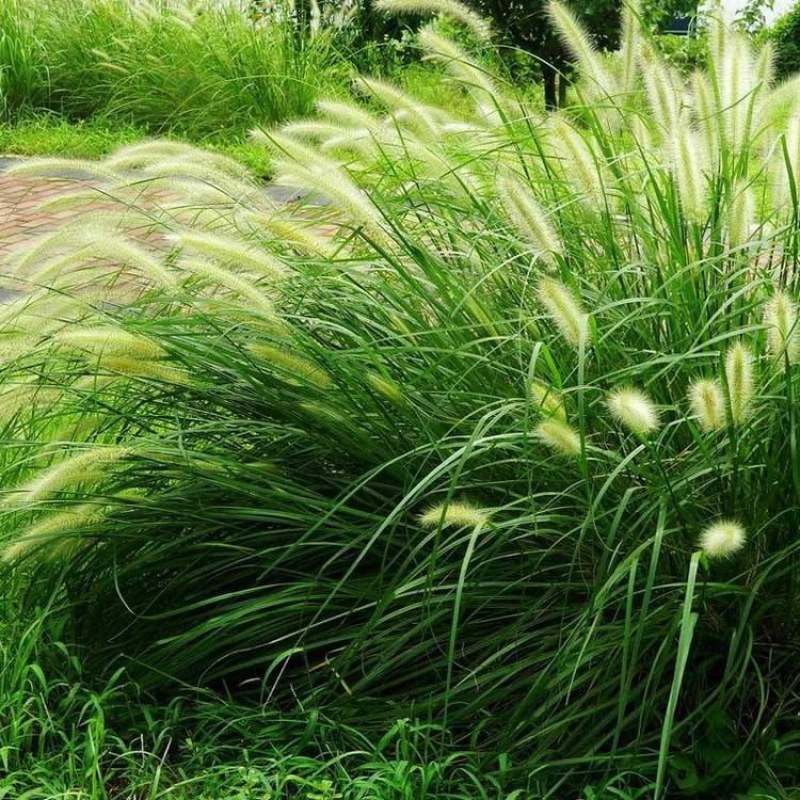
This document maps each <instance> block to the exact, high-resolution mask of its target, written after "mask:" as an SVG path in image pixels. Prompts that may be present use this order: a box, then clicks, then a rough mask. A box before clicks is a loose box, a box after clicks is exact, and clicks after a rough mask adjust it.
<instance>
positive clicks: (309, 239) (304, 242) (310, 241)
mask: <svg viewBox="0 0 800 800" xmlns="http://www.w3.org/2000/svg"><path fill="white" fill-rule="evenodd" d="M246 220H247V222H248V223H249V224H250V225H251V226H253V228H254V229H255V230H257V231H261V230H266V231H267V233H269V234H270V235H271V236H272V237H274V238H275V239H277V240H279V241H280V242H281V243H282V244H284V245H288V246H289V247H291V248H292V249H294V250H299V251H301V252H303V253H306V254H307V255H313V256H319V257H320V258H324V259H326V260H330V259H333V258H334V256H335V254H336V248H335V247H334V246H333V245H332V244H331V242H330V237H328V236H318V235H317V234H315V233H313V232H312V231H310V230H308V229H307V228H306V227H304V226H301V225H299V224H297V223H295V222H293V221H292V220H288V219H286V218H285V216H281V215H278V214H264V213H253V214H249V215H247V217H246Z"/></svg>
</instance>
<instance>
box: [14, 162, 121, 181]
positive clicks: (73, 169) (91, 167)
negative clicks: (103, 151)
mask: <svg viewBox="0 0 800 800" xmlns="http://www.w3.org/2000/svg"><path fill="white" fill-rule="evenodd" d="M5 172H6V174H7V175H17V176H19V177H28V176H38V175H41V176H42V177H45V178H49V177H52V176H53V175H56V174H58V175H61V174H65V173H66V174H71V173H74V174H75V176H76V177H77V176H78V175H86V174H88V175H91V176H92V177H94V178H98V179H99V180H107V179H114V178H116V177H117V175H116V173H115V172H114V171H113V170H110V169H108V168H106V166H105V165H103V164H98V163H97V162H96V161H86V160H79V159H75V158H31V159H24V160H23V161H20V163H18V164H14V165H13V166H11V167H9V168H8V169H7V170H6V171H5Z"/></svg>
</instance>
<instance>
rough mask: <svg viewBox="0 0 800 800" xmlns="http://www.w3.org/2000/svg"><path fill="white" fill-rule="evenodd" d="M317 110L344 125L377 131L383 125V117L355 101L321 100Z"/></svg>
mask: <svg viewBox="0 0 800 800" xmlns="http://www.w3.org/2000/svg"><path fill="white" fill-rule="evenodd" d="M317 110H318V111H319V113H320V114H321V115H322V116H323V117H327V118H328V119H330V120H332V121H333V122H335V123H337V124H338V125H341V126H342V127H347V128H350V129H353V128H363V129H364V130H367V131H370V132H372V133H375V132H376V131H378V130H379V129H380V127H381V124H382V123H381V119H380V118H379V117H377V116H376V115H374V114H371V113H370V112H369V111H366V110H365V109H363V108H361V106H357V105H356V104H355V103H346V102H342V101H337V100H320V101H319V103H317Z"/></svg>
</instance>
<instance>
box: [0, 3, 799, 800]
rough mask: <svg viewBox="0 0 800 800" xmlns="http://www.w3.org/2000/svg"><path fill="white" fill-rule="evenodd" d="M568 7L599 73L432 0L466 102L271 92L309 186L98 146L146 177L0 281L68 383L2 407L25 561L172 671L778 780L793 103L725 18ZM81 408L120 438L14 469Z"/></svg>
mask: <svg viewBox="0 0 800 800" xmlns="http://www.w3.org/2000/svg"><path fill="white" fill-rule="evenodd" d="M634 12H635V10H629V12H628V13H629V14H631V15H634V17H635V13H634ZM553 17H554V20H555V22H556V24H557V25H558V26H559V28H560V29H561V30H562V33H563V35H564V36H565V37H566V38H567V40H568V43H569V44H570V47H571V49H572V50H573V51H574V52H575V53H577V54H578V55H579V56H580V59H579V64H580V67H581V72H582V78H581V82H580V84H579V85H578V86H577V88H576V97H577V98H578V100H577V104H576V105H575V106H574V107H573V108H570V109H566V110H564V111H563V112H560V113H558V114H553V115H549V116H545V115H542V114H540V113H539V112H538V111H537V109H536V108H532V107H531V106H530V105H529V104H528V103H527V102H526V101H525V99H524V97H520V96H519V95H518V94H517V93H515V92H514V90H513V89H512V88H510V87H509V86H507V85H506V84H505V83H504V82H503V81H502V80H501V79H500V78H498V77H496V76H494V75H490V74H487V72H486V71H485V70H484V69H483V68H482V67H481V64H480V62H479V61H478V60H477V59H476V58H474V57H472V56H471V55H468V54H467V53H463V52H462V51H461V50H460V49H459V47H458V45H456V44H455V43H454V42H452V41H449V40H446V39H444V38H443V37H442V36H441V35H440V33H439V32H436V31H434V30H432V29H425V30H424V31H423V32H422V35H421V42H422V45H423V46H424V47H426V48H427V49H428V51H429V53H430V57H431V59H433V60H435V61H437V63H442V64H445V65H447V67H448V69H450V70H451V74H452V77H453V80H455V81H458V82H460V83H461V84H462V86H463V87H464V91H465V92H466V93H467V95H468V96H469V97H470V98H471V100H472V107H471V112H470V113H469V114H463V115H462V114H456V113H454V112H452V111H451V110H450V109H447V108H444V107H441V106H439V105H435V104H431V103H424V102H421V101H420V100H418V99H417V98H415V97H414V96H413V95H412V94H410V93H408V92H404V91H402V90H401V89H400V88H399V87H397V86H395V85H392V84H390V83H388V82H385V81H383V82H382V81H376V80H370V79H367V80H362V81H360V82H359V84H358V88H359V91H360V92H362V93H365V94H370V95H371V96H373V97H374V98H375V99H376V100H377V101H379V102H380V104H381V107H382V110H381V111H374V110H372V111H368V110H365V109H364V108H362V107H360V106H357V105H351V104H348V103H346V102H342V101H338V102H335V103H327V104H325V105H323V106H322V115H321V121H317V122H315V123H314V124H313V125H306V126H297V125H294V126H289V127H288V128H287V129H285V130H283V131H266V132H262V133H261V134H260V137H259V138H260V140H262V141H263V142H264V144H265V145H266V146H267V148H268V149H269V150H270V152H271V155H272V158H273V163H274V169H275V173H276V178H277V181H278V182H279V183H283V184H286V185H289V186H293V187H299V188H301V189H303V190H304V191H305V192H306V194H305V195H304V197H305V199H304V201H303V202H301V203H299V204H295V205H293V206H291V207H290V208H289V209H281V208H276V207H273V205H272V204H271V201H270V200H269V199H268V198H267V197H265V195H264V194H263V193H262V192H261V191H259V190H258V187H257V186H256V184H255V183H254V182H253V181H252V180H251V179H249V178H248V176H247V175H246V174H243V172H242V170H241V167H240V166H239V165H237V164H235V163H233V162H230V161H228V160H226V159H225V158H223V157H221V156H218V155H207V156H205V157H204V158H203V159H200V157H199V154H198V153H197V152H193V151H191V152H190V151H181V150H180V149H179V148H177V146H176V145H174V144H173V143H153V144H150V145H138V146H134V147H132V148H129V149H127V150H125V151H122V152H120V153H118V154H116V155H115V156H114V157H112V158H111V159H108V160H106V161H105V162H104V163H103V165H102V167H101V169H102V171H103V174H104V175H105V180H106V188H105V194H106V195H110V196H112V197H116V198H118V200H119V210H117V211H109V212H106V213H105V214H104V215H95V216H94V217H93V219H92V227H91V235H88V234H87V233H86V229H85V228H84V227H81V226H80V224H79V225H78V227H77V231H73V230H69V229H68V230H66V231H61V232H59V233H58V234H56V238H55V239H54V240H51V241H50V243H49V244H39V245H36V246H35V248H34V249H33V250H29V251H28V252H27V253H25V252H23V253H20V254H18V255H17V259H18V261H17V263H18V264H21V265H23V267H24V269H25V270H28V271H29V272H28V273H27V274H29V275H31V276H35V275H39V276H40V279H38V280H33V279H32V282H33V283H34V284H35V285H36V286H37V287H38V293H37V294H36V295H35V296H34V297H33V298H31V297H25V298H23V299H21V300H19V301H17V302H16V303H15V304H13V305H11V306H8V307H6V308H4V309H3V331H4V334H6V335H7V338H8V341H9V342H10V343H12V344H13V343H14V342H15V341H19V342H21V344H19V346H17V347H12V348H10V350H11V352H12V354H13V357H11V358H9V359H8V361H7V362H6V365H5V366H4V371H3V378H4V382H5V383H6V384H7V385H9V387H10V388H9V391H10V390H11V388H14V389H16V388H18V387H19V386H20V385H22V386H24V387H26V388H27V390H28V391H30V392H31V393H32V395H33V396H34V397H36V396H37V395H36V392H38V391H42V392H44V391H46V392H48V394H46V395H43V396H42V402H41V403H39V402H37V403H35V404H29V405H28V406H23V407H21V408H18V409H17V410H15V412H14V413H13V414H12V415H11V416H10V418H9V419H8V421H7V423H6V424H7V426H8V428H7V433H8V435H7V437H6V441H7V442H8V445H7V447H6V448H5V450H4V452H3V454H2V456H3V458H2V465H0V466H1V467H2V473H3V485H4V486H5V487H6V491H7V493H8V496H9V498H11V499H13V498H15V497H16V498H17V500H16V502H14V503H12V502H11V501H9V502H7V504H6V505H5V507H4V537H3V538H4V542H5V543H6V550H5V552H6V557H7V561H8V562H9V567H8V568H9V569H13V570H14V572H15V574H16V575H17V579H18V580H21V581H24V582H25V584H26V585H27V587H28V589H27V593H26V599H29V602H30V600H31V599H33V600H35V598H37V597H41V593H42V592H43V591H45V587H46V588H47V589H48V590H49V591H52V587H53V583H54V580H55V579H56V578H58V583H57V585H58V586H59V587H61V589H60V591H61V592H62V593H63V597H64V599H65V601H68V603H69V608H70V613H69V614H68V615H67V619H66V621H65V622H64V625H65V631H66V632H67V633H68V634H69V638H70V639H71V640H72V641H74V642H76V643H80V644H81V645H82V646H84V647H86V648H87V650H86V655H85V659H84V665H85V669H87V670H89V671H90V672H91V673H93V674H108V672H109V671H110V670H111V669H112V668H113V665H116V664H118V663H119V659H124V660H125V663H126V664H128V665H129V666H130V669H131V670H132V671H133V673H134V674H135V676H136V678H137V680H138V681H139V682H140V683H141V684H142V685H143V686H145V687H147V688H148V689H149V690H152V691H154V692H160V691H166V690H168V689H170V688H171V687H173V686H174V685H176V684H178V683H180V682H182V681H183V682H191V683H203V684H205V685H206V686H211V687H215V688H218V689H219V688H225V689H226V690H227V691H235V692H236V693H237V694H238V695H239V696H240V697H241V698H245V697H249V698H250V701H251V702H260V703H261V704H265V705H268V706H270V707H277V708H279V709H283V710H285V711H286V713H287V714H288V713H289V712H290V711H291V712H295V711H297V709H298V708H299V709H302V710H308V709H324V710H325V713H326V714H327V715H329V716H330V717H332V718H334V719H335V720H336V724H337V725H338V726H343V727H344V728H352V727H355V728H357V729H358V731H359V732H360V733H362V734H363V735H365V736H369V735H376V734H377V735H380V734H378V733H377V732H379V731H385V730H386V729H387V727H388V726H389V725H390V724H391V722H392V721H394V720H396V719H397V718H398V717H409V718H412V719H416V718H419V719H426V720H430V721H432V722H433V723H434V724H435V726H436V728H437V731H438V732H437V733H433V732H432V733H430V735H426V738H427V739H428V740H429V741H430V744H431V747H435V748H438V749H437V752H439V753H442V754H443V756H442V757H443V758H445V759H446V758H448V757H449V756H451V755H452V756H453V757H454V758H456V757H457V756H456V754H458V753H463V752H465V751H469V752H473V753H475V752H477V753H479V754H481V756H480V758H481V769H483V770H486V771H487V772H488V771H490V766H489V765H490V764H495V763H499V762H500V761H501V760H502V763H503V764H504V765H505V766H504V774H505V776H506V778H505V780H506V783H505V784H504V787H505V789H506V790H507V791H512V796H513V790H516V791H518V792H520V793H522V794H521V795H520V794H518V795H517V796H533V797H563V796H565V795H567V794H570V795H572V794H577V793H580V792H583V793H584V795H586V796H587V797H590V796H592V797H598V796H619V792H620V791H621V788H620V787H622V786H627V789H626V791H628V792H629V794H632V795H634V796H635V795H636V793H641V794H642V795H643V796H654V797H657V798H660V797H665V796H680V795H681V794H686V795H689V794H694V795H697V794H705V795H706V796H733V795H735V794H736V793H737V792H738V793H747V792H750V793H751V794H755V795H758V794H759V793H761V794H763V793H767V794H768V796H777V797H788V796H790V795H789V793H790V790H791V789H792V788H794V787H793V783H794V782H795V781H796V775H797V753H796V747H797V741H798V738H797V737H798V729H797V714H798V712H800V708H799V707H798V702H797V697H798V685H797V672H796V669H795V666H794V665H795V651H796V647H797V642H798V640H800V628H799V627H798V623H797V620H798V619H800V614H798V611H799V610H800V609H798V604H800V599H798V597H799V596H800V595H799V594H798V581H800V577H799V576H800V570H798V560H799V559H800V555H799V553H800V540H798V538H797V536H796V530H797V528H798V525H799V524H800V518H798V512H797V509H798V508H799V507H800V502H799V500H800V471H799V470H798V465H800V460H799V459H800V456H798V453H797V446H796V439H797V436H796V433H797V430H796V429H797V420H796V417H797V414H796V408H795V406H796V403H795V398H796V397H797V394H798V391H800V383H799V381H800V377H799V376H798V373H797V370H796V365H795V364H794V363H793V359H792V358H790V357H789V353H790V348H789V346H788V345H789V344H790V342H791V336H792V335H793V333H792V330H791V328H792V326H793V325H794V322H793V321H792V320H793V319H794V311H793V309H794V304H796V302H797V298H798V297H799V296H800V287H799V286H798V272H797V252H798V250H797V228H798V203H797V191H796V187H795V185H794V177H793V176H794V172H795V168H796V157H797V154H796V152H795V148H794V146H793V142H794V140H795V138H796V131H795V126H796V124H797V119H798V114H800V109H798V108H795V107H794V106H792V108H791V109H790V110H789V113H788V114H787V113H786V112H787V103H790V104H791V103H796V100H792V99H790V95H789V94H788V93H787V90H786V87H782V86H777V87H776V86H774V85H773V81H772V78H771V72H770V60H769V57H768V53H767V54H763V53H757V52H754V51H752V50H751V49H750V45H749V44H748V42H747V41H746V40H745V39H743V38H741V37H740V36H738V35H736V34H733V33H731V32H730V31H728V30H727V29H726V28H725V27H724V26H723V25H722V24H721V23H715V24H714V25H713V29H712V32H711V51H712V53H713V62H712V64H711V65H710V69H709V71H708V72H702V73H697V74H696V75H693V76H692V77H691V78H690V79H684V78H683V77H681V76H680V75H678V74H677V73H676V72H675V71H674V70H673V69H672V68H671V67H670V66H669V65H668V64H666V63H664V62H663V61H662V59H661V58H660V57H659V56H658V55H657V54H655V53H653V52H652V51H651V50H650V49H649V48H648V47H646V46H645V45H643V44H642V40H641V37H640V35H639V33H638V29H637V27H636V25H635V24H634V22H635V19H634V18H632V19H629V20H628V24H627V25H626V26H625V30H626V31H627V35H626V38H625V41H624V42H623V47H622V52H621V53H620V54H619V56H618V57H615V58H609V59H606V60H600V59H599V58H598V57H597V56H596V54H595V53H594V50H593V49H592V46H591V42H590V41H589V39H588V36H587V34H585V32H583V31H582V29H581V28H580V27H579V26H578V25H577V24H576V23H575V21H574V19H572V17H571V16H570V14H569V13H568V11H567V10H566V9H565V8H562V7H561V6H558V5H555V6H553ZM692 153H695V154H699V155H700V158H698V159H696V160H695V159H689V158H688V155H689V154H692ZM187 164H191V165H192V168H191V170H187V169H186V165H187ZM35 168H36V165H34V166H33V167H28V170H29V171H30V170H31V169H35ZM42 168H43V169H48V168H49V167H48V164H47V163H44V164H43V165H42ZM323 223H324V225H325V226H326V228H325V231H324V233H325V237H327V238H324V237H323V235H322V234H323V231H321V230H320V228H319V226H320V225H321V224H323ZM280 231H282V233H278V232H280ZM287 231H292V232H293V233H292V234H291V235H285V234H286V232H287ZM142 237H148V241H149V242H150V246H151V255H150V256H149V258H148V259H134V258H133V257H127V256H126V253H128V252H129V251H128V250H127V249H126V248H129V247H132V246H133V245H132V244H131V243H132V242H134V241H135V242H140V241H141V239H142ZM314 243H316V245H315V244H314ZM136 246H137V247H139V245H138V244H137V245H136ZM64 247H66V248H68V249H72V250H73V251H74V250H77V252H79V253H80V257H79V258H76V259H73V260H69V261H67V262H66V266H65V262H63V261H58V262H56V265H57V266H58V269H55V268H54V264H53V259H63V258H65V256H64V255H63V254H62V253H61V252H60V248H64ZM115 252H118V253H120V254H121V256H120V258H121V259H123V260H124V261H125V270H120V267H119V264H118V263H117V262H115V258H114V253H115ZM137 252H138V251H137ZM152 260H155V261H157V264H156V265H154V264H151V263H150V261H152ZM43 271H44V273H43ZM42 274H46V275H47V276H50V277H49V278H48V281H49V290H48V287H45V288H41V287H42V283H43V281H42V280H41V275H42ZM53 276H54V277H53ZM20 277H21V279H24V278H25V273H21V276H20ZM65 297H66V298H67V301H65V300H64V298H65ZM70 298H71V299H72V301H71V305H70V304H69V302H68V301H69V299H70ZM65 302H67V305H66V307H64V303H65ZM42 318H44V319H48V320H51V322H50V327H49V328H48V329H42V328H41V327H40V326H39V324H38V323H37V322H34V321H33V320H39V319H42ZM64 321H68V322H69V324H70V325H71V328H70V334H69V335H70V336H73V337H74V336H76V335H78V334H74V333H72V331H77V330H80V329H81V328H82V327H86V328H88V329H89V330H90V331H93V332H95V333H96V331H97V329H98V328H99V327H100V328H103V329H105V330H108V329H109V328H110V327H113V326H117V327H118V328H119V329H120V331H122V332H124V335H125V336H133V337H144V338H146V339H148V340H150V341H152V342H153V343H154V345H155V346H156V347H157V348H158V349H157V350H154V349H152V348H150V349H149V350H148V355H147V356H146V357H145V355H144V354H142V355H141V356H140V357H136V356H133V355H131V356H130V359H131V360H133V361H134V362H138V367H139V368H138V369H134V368H133V366H134V365H132V364H128V367H129V368H127V369H119V368H118V367H119V365H118V364H115V362H114V358H115V356H114V355H113V352H111V351H109V350H108V349H107V348H104V347H99V348H94V347H93V348H91V349H90V350H88V351H86V350H85V349H82V350H81V351H80V352H76V348H75V347H73V346H69V345H70V343H69V342H68V341H65V338H64V337H65V334H64V333H63V332H61V330H60V326H61V325H62V324H63V322H64ZM86 336H87V337H88V336H89V335H88V334H87V335H86ZM84 338H86V337H84ZM89 338H91V337H89ZM123 339H124V336H123V334H122V333H121V334H120V336H119V337H117V341H122V340H123ZM778 339H780V342H778ZM776 343H777V344H780V345H781V346H779V347H776ZM87 352H88V357H87ZM154 363H155V364H157V365H158V367H159V369H168V370H174V371H179V372H180V374H181V375H183V376H184V378H183V380H174V379H172V378H170V377H168V374H160V373H159V371H157V370H155V369H154V368H153V364H154ZM169 374H172V373H169ZM53 394H54V395H55V398H56V399H55V400H51V398H52V395H53ZM89 447H91V448H92V449H95V448H102V449H103V450H105V449H106V448H111V452H120V451H124V452H125V454H126V455H125V458H122V459H119V460H117V461H115V462H113V463H111V462H108V463H107V464H105V467H104V468H103V469H102V470H99V471H97V472H95V473H93V474H87V475H85V476H83V477H82V479H80V480H77V481H74V482H70V483H68V484H67V483H59V486H58V487H57V490H56V491H54V492H52V493H48V495H47V496H46V497H44V496H39V495H37V496H36V497H35V498H34V499H35V502H31V503H27V504H26V503H24V502H20V500H19V499H20V498H23V499H24V498H25V497H30V487H31V486H34V487H35V486H40V485H42V482H44V483H47V480H48V476H52V475H53V474H55V475H63V474H64V471H65V470H66V469H67V467H66V466H65V465H69V464H71V463H74V461H73V459H75V458H81V457H85V456H81V455H80V454H81V453H86V451H87V448H89ZM26 492H27V494H26ZM88 502H98V503H102V505H103V508H104V514H103V516H102V517H101V518H97V519H92V520H91V522H90V523H86V524H82V525H80V526H76V527H75V528H74V529H73V530H69V531H65V530H60V531H59V533H58V536H55V537H53V536H47V537H45V538H42V540H41V542H40V544H39V546H36V547H26V548H25V554H24V556H22V555H21V554H20V555H18V554H17V552H15V550H14V548H15V546H16V545H18V544H19V542H20V538H21V537H22V536H24V535H25V534H24V531H25V530H28V527H27V526H30V525H43V524H45V523H46V520H47V519H48V518H49V517H50V515H53V514H62V513H64V511H66V510H70V509H73V510H74V509H75V508H76V507H77V508H80V507H82V506H83V505H84V504H86V503H88ZM120 631H123V632H124V633H123V634H122V635H121V636H120V635H119V632H120ZM615 793H616V794H615Z"/></svg>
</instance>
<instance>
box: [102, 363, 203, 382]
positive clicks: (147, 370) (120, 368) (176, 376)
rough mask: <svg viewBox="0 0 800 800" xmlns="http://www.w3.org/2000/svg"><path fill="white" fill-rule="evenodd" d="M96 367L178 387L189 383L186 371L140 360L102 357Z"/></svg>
mask: <svg viewBox="0 0 800 800" xmlns="http://www.w3.org/2000/svg"><path fill="white" fill-rule="evenodd" d="M98 367H100V368H101V369H106V370H109V371H110V372H115V373H117V374H119V375H125V376H127V377H129V378H146V379H150V380H155V381H159V382H160V383H172V384H176V385H178V386H186V385H187V384H189V383H190V382H191V380H190V377H189V373H188V372H186V370H183V369H178V368H177V367H170V366H167V365H166V364H162V363H160V362H158V361H148V360H146V359H141V358H126V357H124V356H111V357H104V358H102V359H101V360H100V363H99V364H98Z"/></svg>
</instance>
